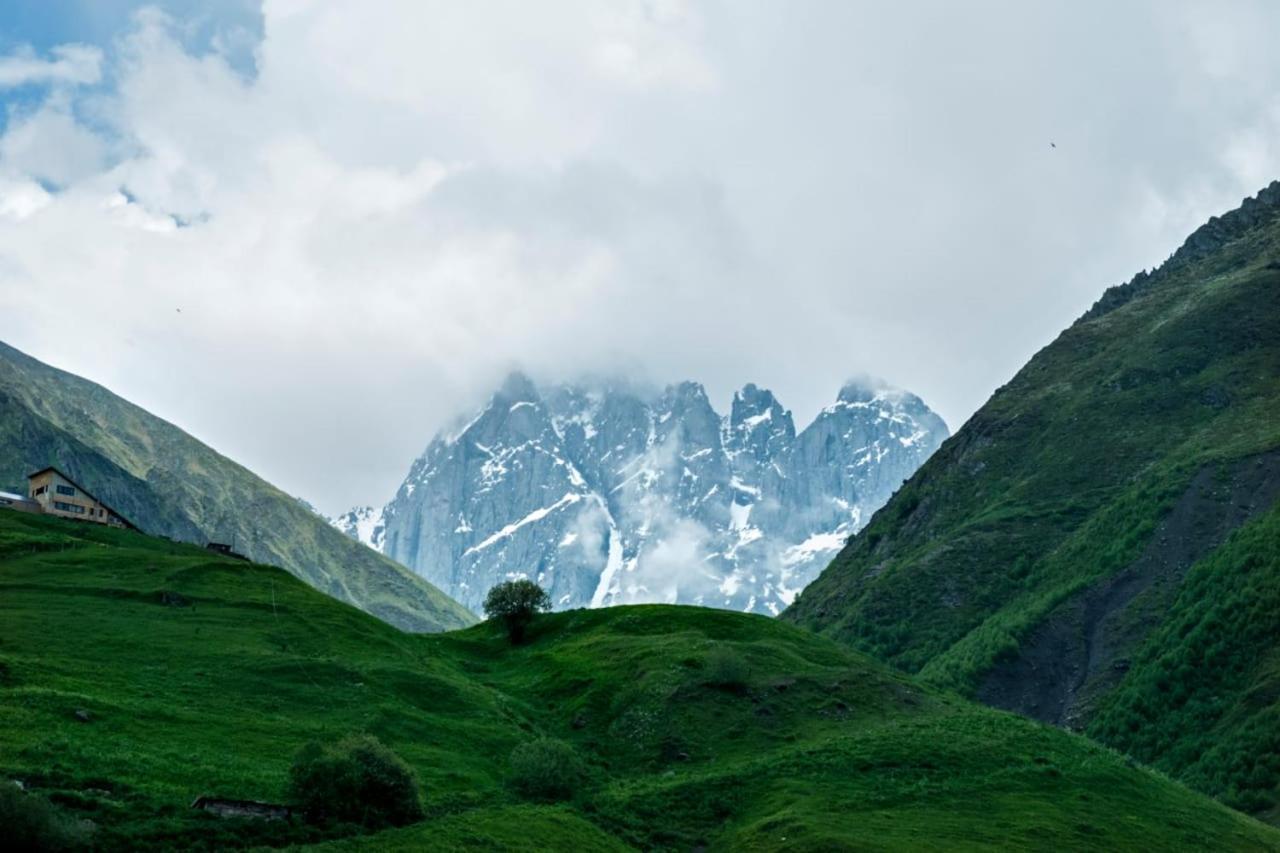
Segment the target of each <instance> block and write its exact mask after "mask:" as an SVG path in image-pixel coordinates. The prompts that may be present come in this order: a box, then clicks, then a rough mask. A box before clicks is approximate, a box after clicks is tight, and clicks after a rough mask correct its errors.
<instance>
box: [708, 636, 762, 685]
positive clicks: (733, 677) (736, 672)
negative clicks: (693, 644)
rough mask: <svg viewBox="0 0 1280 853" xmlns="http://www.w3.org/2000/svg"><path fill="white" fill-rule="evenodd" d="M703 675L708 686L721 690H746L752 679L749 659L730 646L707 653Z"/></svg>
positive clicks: (713, 649)
mask: <svg viewBox="0 0 1280 853" xmlns="http://www.w3.org/2000/svg"><path fill="white" fill-rule="evenodd" d="M703 674H704V677H705V679H706V682H707V684H709V685H711V686H712V687H718V688H720V689H721V690H734V691H739V690H745V689H746V687H747V679H748V678H750V677H751V667H750V665H749V664H748V663H747V659H746V658H744V657H743V656H742V655H740V654H739V653H738V652H737V651H735V650H734V649H732V648H730V647H729V646H723V645H719V646H715V647H713V648H712V649H711V651H710V652H708V653H707V660H706V664H705V665H704V666H703Z"/></svg>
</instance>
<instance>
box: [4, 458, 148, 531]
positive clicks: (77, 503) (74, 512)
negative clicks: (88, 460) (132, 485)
mask: <svg viewBox="0 0 1280 853" xmlns="http://www.w3.org/2000/svg"><path fill="white" fill-rule="evenodd" d="M28 487H29V489H30V493H29V494H30V496H31V499H32V500H33V501H35V502H36V503H38V504H40V506H41V508H43V509H44V511H45V512H46V513H48V514H49V515H56V516H59V517H61V518H74V519H77V520H79V521H92V522H95V523H97V524H109V525H111V526H112V527H124V526H125V524H124V522H123V521H122V520H121V519H120V518H119V517H118V516H117V515H116V514H115V513H113V512H111V510H109V509H107V508H106V507H105V506H103V505H102V504H101V503H100V502H99V501H98V500H97V499H96V498H94V496H93V495H91V494H89V493H88V492H86V491H84V490H83V489H81V488H80V487H79V486H77V485H76V484H74V483H72V482H71V481H70V480H68V479H67V478H66V477H63V476H62V475H61V474H59V473H58V472H57V471H44V472H42V473H41V474H40V475H39V476H38V477H32V478H31V480H30V483H29V486H28Z"/></svg>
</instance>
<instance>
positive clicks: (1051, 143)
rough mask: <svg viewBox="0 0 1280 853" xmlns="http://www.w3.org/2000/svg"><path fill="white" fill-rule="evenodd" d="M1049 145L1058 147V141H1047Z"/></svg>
mask: <svg viewBox="0 0 1280 853" xmlns="http://www.w3.org/2000/svg"><path fill="white" fill-rule="evenodd" d="M1049 147H1050V148H1057V147H1058V143H1056V142H1050V143H1049Z"/></svg>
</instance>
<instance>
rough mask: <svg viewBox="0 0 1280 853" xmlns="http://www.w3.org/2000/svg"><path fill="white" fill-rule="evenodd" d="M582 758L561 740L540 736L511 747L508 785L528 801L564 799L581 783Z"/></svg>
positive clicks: (570, 795)
mask: <svg viewBox="0 0 1280 853" xmlns="http://www.w3.org/2000/svg"><path fill="white" fill-rule="evenodd" d="M582 776H583V768H582V761H581V759H579V758H578V754H577V753H576V752H575V751H574V749H573V747H572V746H570V745H569V744H567V743H565V742H564V741H562V740H557V739H555V738H550V737H541V738H538V739H537V740H531V741H529V742H528V743H522V744H520V745H519V746H517V747H516V748H515V749H513V750H511V784H512V785H513V786H514V787H515V789H516V790H517V791H519V792H520V794H521V795H522V796H524V797H527V798H529V799H531V800H542V801H547V802H554V801H557V800H567V799H570V798H571V797H573V795H574V794H575V793H576V792H577V790H578V786H579V785H580V784H581V783H582Z"/></svg>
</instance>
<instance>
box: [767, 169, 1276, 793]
mask: <svg viewBox="0 0 1280 853" xmlns="http://www.w3.org/2000/svg"><path fill="white" fill-rule="evenodd" d="M1278 215H1280V184H1273V185H1272V186H1271V187H1269V188H1268V189H1267V190H1264V191H1263V192H1262V193H1260V194H1259V196H1258V197H1257V198H1256V199H1250V200H1248V201H1246V203H1245V204H1244V206H1242V207H1241V208H1240V209H1238V210H1236V211H1233V212H1231V213H1229V214H1227V215H1225V216H1223V217H1222V218H1220V219H1214V220H1212V221H1211V222H1210V223H1209V224H1208V225H1206V226H1205V227H1203V228H1201V229H1200V230H1198V231H1197V232H1196V233H1195V234H1193V235H1192V236H1191V237H1190V238H1189V239H1188V240H1187V242H1186V244H1185V245H1184V246H1183V247H1182V248H1181V249H1180V250H1179V251H1178V252H1177V253H1175V255H1174V256H1173V257H1172V258H1171V259H1170V260H1169V261H1168V262H1166V263H1165V264H1164V265H1163V266H1162V267H1161V268H1160V269H1158V270H1157V271H1155V272H1153V273H1151V274H1146V273H1144V274H1141V275H1139V276H1137V277H1135V279H1134V280H1133V281H1132V282H1130V283H1129V284H1126V285H1124V286H1122V287H1119V288H1113V289H1112V290H1110V291H1108V292H1107V293H1106V294H1105V295H1104V296H1103V298H1102V299H1101V300H1099V302H1098V304H1097V305H1095V306H1094V308H1093V309H1092V310H1091V311H1089V312H1088V313H1087V314H1086V315H1085V316H1084V317H1082V318H1081V319H1080V320H1079V321H1078V322H1076V323H1075V324H1074V325H1073V326H1071V327H1070V328H1069V329H1067V330H1066V331H1064V332H1063V333H1062V334H1061V335H1060V336H1059V337H1058V339H1057V340H1055V341H1054V342H1053V343H1052V344H1050V345H1049V346H1047V347H1046V348H1045V349H1043V350H1041V351H1040V352H1039V353H1037V354H1036V356H1035V357H1034V358H1033V359H1032V360H1031V361H1030V362H1029V363H1028V364H1027V365H1026V366H1025V367H1024V368H1023V369H1022V370H1021V371H1019V372H1018V374H1017V375H1016V376H1015V377H1014V378H1013V379H1012V380H1011V381H1010V382H1009V383H1008V384H1007V385H1005V386H1004V387H1002V388H1000V389H999V390H997V391H996V393H995V394H994V395H993V396H992V398H991V400H990V401H988V403H987V404H986V405H985V406H983V407H982V408H981V409H980V410H979V411H978V412H977V414H975V415H974V416H973V417H972V418H971V419H970V421H969V422H968V423H967V424H965V426H964V427H963V428H962V429H961V430H960V431H959V432H958V433H957V434H956V435H955V436H954V437H953V438H952V439H950V440H949V441H948V442H947V443H946V444H944V445H943V447H942V448H941V449H940V450H939V451H938V453H937V454H935V456H934V457H933V458H932V459H931V460H930V461H929V462H928V463H926V464H925V466H924V467H923V468H921V470H920V471H919V472H918V473H917V474H916V476H914V477H913V478H912V479H911V480H910V481H908V483H907V484H906V485H904V486H903V488H902V489H901V490H899V492H898V493H897V494H896V495H895V496H894V498H893V499H892V500H891V501H890V502H889V503H888V504H887V505H886V506H885V507H884V508H883V509H882V510H881V511H880V512H879V513H877V515H876V516H875V518H874V519H873V520H872V522H871V523H870V524H869V525H868V527H867V528H866V529H865V530H864V531H863V532H862V533H860V534H859V535H858V536H857V537H855V538H854V539H853V540H852V541H851V542H850V543H849V545H848V546H847V547H846V548H845V549H844V551H842V552H841V553H840V554H839V555H838V556H837V558H836V559H835V561H834V562H833V563H832V564H831V566H830V567H829V568H828V569H827V570H826V572H825V573H824V574H823V575H822V576H821V577H820V578H819V579H818V580H817V581H816V582H815V583H813V584H812V585H811V586H810V587H809V588H808V589H806V590H805V591H804V592H803V593H802V594H801V595H800V597H799V599H798V600H797V601H796V603H795V604H794V606H793V607H792V608H791V609H789V610H788V611H787V612H786V613H785V614H784V618H786V619H788V620H790V621H793V622H795V623H798V624H800V625H804V626H806V627H810V628H813V629H816V630H818V631H821V632H823V633H825V634H827V635H829V636H832V637H835V638H838V639H841V640H843V641H845V642H848V643H850V644H852V645H853V646H855V647H857V648H860V649H863V650H866V651H869V652H871V653H873V654H875V655H877V656H879V657H881V658H883V659H885V660H888V661H890V662H892V663H894V664H895V665H897V666H898V667H900V668H902V669H904V670H907V671H909V672H919V673H921V674H922V675H923V676H924V677H925V679H926V680H927V681H930V682H932V683H935V684H940V685H945V686H949V687H954V688H958V689H960V690H962V691H965V692H967V693H969V694H970V695H975V696H977V697H979V698H981V699H983V700H984V701H987V702H989V703H991V704H994V705H997V706H999V707H1004V708H1011V709H1014V710H1018V711H1020V712H1023V713H1027V714H1030V715H1032V716H1035V717H1037V718H1039V719H1043V720H1048V721H1052V722H1056V723H1059V724H1064V725H1068V726H1071V727H1075V728H1087V729H1088V730H1089V731H1090V732H1091V733H1093V734H1095V735H1097V736H1098V737H1100V738H1102V739H1103V741H1104V742H1106V743H1111V744H1115V745H1117V746H1120V747H1122V748H1126V749H1133V750H1134V751H1135V752H1136V753H1137V754H1138V755H1140V756H1142V757H1144V758H1146V759H1148V760H1152V761H1157V763H1158V764H1159V766H1161V767H1163V768H1164V769H1166V770H1167V771H1169V772H1170V773H1172V774H1173V775H1175V776H1177V777H1180V778H1183V779H1185V780H1186V781H1188V782H1189V783H1191V784H1193V785H1195V786H1197V787H1199V788H1201V789H1202V790H1205V791H1207V792H1210V793H1212V794H1214V795H1217V796H1222V797H1226V798H1227V799H1228V800H1229V801H1231V802H1234V803H1237V804H1240V805H1244V806H1247V807H1250V808H1254V809H1260V810H1265V809H1268V808H1271V807H1273V806H1274V804H1275V802H1276V800H1277V791H1276V786H1277V783H1280V761H1278V760H1276V757H1275V746H1276V744H1275V741H1274V740H1270V741H1268V739H1267V738H1265V737H1263V736H1261V735H1259V734H1258V733H1257V729H1258V727H1259V726H1265V724H1266V723H1268V722H1269V723H1271V724H1272V725H1271V731H1272V732H1274V731H1275V730H1276V728H1275V726H1274V721H1275V720H1276V714H1277V708H1278V707H1280V706H1278V704H1277V703H1278V701H1280V691H1277V690H1276V689H1275V660H1276V654H1277V650H1278V649H1280V643H1277V640H1278V639H1280V609H1276V608H1274V607H1273V608H1271V609H1270V610H1269V611H1266V610H1265V609H1261V608H1257V607H1254V606H1252V605H1250V606H1249V607H1248V608H1247V611H1246V612H1247V613H1248V614H1249V615H1248V616H1247V617H1233V618H1231V619H1225V618H1223V615H1222V612H1221V610H1220V608H1221V607H1222V606H1223V605H1225V603H1226V602H1228V601H1236V600H1238V589H1237V587H1235V586H1233V583H1234V582H1235V581H1236V580H1239V579H1240V578H1242V577H1243V573H1244V572H1246V570H1245V569H1242V568H1240V566H1242V565H1247V566H1249V568H1248V569H1247V572H1248V582H1249V584H1250V585H1251V586H1252V585H1262V586H1265V584H1266V583H1270V584H1271V585H1272V587H1271V588H1273V589H1274V588H1275V586H1276V585H1277V584H1280V572H1278V571H1277V570H1276V566H1275V559H1274V557H1275V553H1276V551H1277V550H1280V540H1277V538H1276V537H1275V536H1274V535H1272V536H1270V538H1268V536H1267V535H1265V534H1264V533H1261V532H1259V531H1272V532H1273V531H1274V529H1275V528H1274V521H1273V520H1269V519H1273V517H1274V516H1273V513H1274V511H1273V510H1272V507H1274V505H1275V502H1276V499H1277V496H1278V495H1280V450H1278V449H1280V219H1278V218H1277V217H1278ZM1268 512H1272V515H1267V513H1268ZM1233 531H1235V533H1234V534H1233ZM1246 531H1252V532H1251V533H1246ZM1224 543H1225V544H1224ZM1193 566H1194V568H1192V567H1193ZM1209 591H1212V592H1213V593H1214V594H1215V595H1217V596H1218V598H1216V599H1209V600H1207V601H1202V600H1199V598H1198V597H1201V596H1204V595H1205V594H1206V593H1207V592H1209ZM1210 635H1211V636H1213V638H1214V639H1213V641H1212V642H1208V641H1207V640H1206V639H1205V638H1206V637H1207V636H1210ZM1246 648H1247V649H1248V651H1247V652H1245V651H1244V649H1246ZM1220 655H1226V657H1220ZM1246 658H1247V661H1246V660H1245V659H1246ZM1224 661H1226V662H1227V664H1229V666H1230V667H1231V669H1230V670H1229V672H1221V671H1219V666H1222V665H1227V664H1224V663H1223V662H1224ZM1161 673H1165V674H1164V675H1162V674H1161ZM1168 673H1176V675H1173V676H1168ZM1208 732H1213V733H1214V735H1213V740H1212V743H1213V744H1214V747H1213V749H1212V750H1209V752H1207V753H1203V754H1202V753H1200V752H1198V751H1197V748H1198V747H1199V746H1202V745H1207V744H1208V743H1210V741H1207V740H1205V737H1206V733H1208ZM1268 743H1269V744H1270V746H1269V748H1267V749H1264V751H1263V753H1262V754H1258V753H1255V750H1256V749H1260V748H1263V747H1265V746H1267V744H1268Z"/></svg>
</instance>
